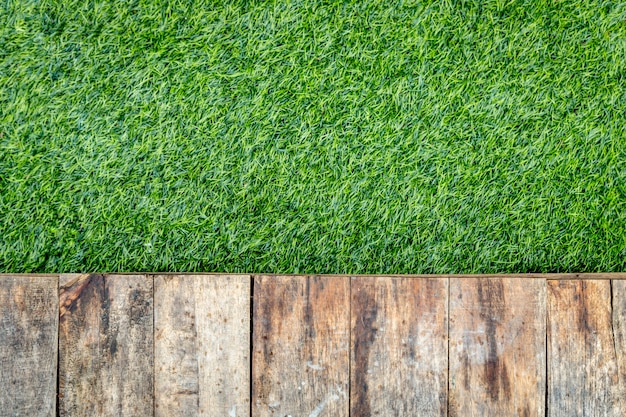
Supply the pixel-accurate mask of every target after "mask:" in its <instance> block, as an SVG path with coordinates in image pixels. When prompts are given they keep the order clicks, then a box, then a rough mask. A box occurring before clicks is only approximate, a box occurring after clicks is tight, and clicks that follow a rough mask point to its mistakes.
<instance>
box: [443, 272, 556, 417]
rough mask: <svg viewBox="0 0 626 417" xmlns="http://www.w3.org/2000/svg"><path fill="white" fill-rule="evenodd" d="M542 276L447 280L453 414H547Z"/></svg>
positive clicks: (544, 312) (525, 416)
mask: <svg viewBox="0 0 626 417" xmlns="http://www.w3.org/2000/svg"><path fill="white" fill-rule="evenodd" d="M545 285H546V283H545V281H542V280H525V281H521V280H515V279H477V280H464V279H451V280H450V334H449V337H450V391H449V397H450V408H449V412H450V415H451V416H474V415H475V416H524V417H527V416H543V415H544V414H545V383H546V379H545V378H546V376H545V369H546V357H545V337H546V329H545V314H546V302H545V300H546V290H545Z"/></svg>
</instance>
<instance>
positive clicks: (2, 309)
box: [0, 275, 59, 417]
mask: <svg viewBox="0 0 626 417" xmlns="http://www.w3.org/2000/svg"><path fill="white" fill-rule="evenodd" d="M58 300H59V298H58V277H56V276H55V277H36V278H35V277H29V276H24V275H22V276H3V277H0V416H2V417H5V416H6V417H9V416H11V417H13V416H29V417H30V416H33V417H38V416H42V417H43V416H45V417H52V416H54V415H55V407H56V380H57V335H58V318H59V315H58V307H59V304H58Z"/></svg>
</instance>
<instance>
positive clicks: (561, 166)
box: [0, 0, 626, 273]
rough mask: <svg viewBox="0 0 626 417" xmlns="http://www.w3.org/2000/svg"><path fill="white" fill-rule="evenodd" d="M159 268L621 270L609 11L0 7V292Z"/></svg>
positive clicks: (621, 154)
mask: <svg viewBox="0 0 626 417" xmlns="http://www.w3.org/2000/svg"><path fill="white" fill-rule="evenodd" d="M166 270H167V271H181V270H185V271H200V270H202V271H229V272H284V273H304V272H315V273H470V272H475V273H486V272H539V271H542V272H557V271H619V270H622V271H623V270H626V3H624V2H623V1H604V2H603V1H581V2H575V1H556V0H551V1H508V2H507V1H478V0H477V1H458V2H457V1H446V0H439V1H428V2H424V1H398V2H391V1H389V2H383V1H379V0H371V1H366V0H363V1H354V2H350V3H348V2H345V3H344V2H336V1H322V2H320V1H312V0H311V1H253V2H248V1H225V2H223V3H218V2H212V1H208V2H196V1H159V0H139V1H128V0H123V1H122V0H119V1H118V0H103V1H99V2H95V1H90V0H88V1H85V0H82V1H75V0H62V1H59V0H55V1H51V0H47V1H46V0H41V1H26V0H3V1H2V2H1V3H0V271H1V272H70V271H166Z"/></svg>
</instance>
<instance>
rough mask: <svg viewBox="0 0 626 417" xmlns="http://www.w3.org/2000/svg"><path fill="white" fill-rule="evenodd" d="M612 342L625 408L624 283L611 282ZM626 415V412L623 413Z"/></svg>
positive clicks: (625, 340) (625, 334)
mask: <svg viewBox="0 0 626 417" xmlns="http://www.w3.org/2000/svg"><path fill="white" fill-rule="evenodd" d="M611 296H612V298H611V303H612V304H611V306H612V317H611V318H612V321H613V342H614V344H615V356H616V359H617V369H618V376H619V382H618V389H619V392H620V393H621V395H620V400H619V401H620V404H621V405H622V406H623V407H624V406H626V281H611ZM625 414H626V412H625Z"/></svg>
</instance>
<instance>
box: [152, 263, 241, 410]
mask: <svg viewBox="0 0 626 417" xmlns="http://www.w3.org/2000/svg"><path fill="white" fill-rule="evenodd" d="M154 285H155V294H154V303H155V312H154V314H155V316H154V317H155V415H156V416H163V417H165V416H172V417H175V416H228V417H244V416H249V415H250V401H249V396H250V381H249V380H250V356H249V355H250V330H251V329H250V286H251V283H250V277H249V276H210V275H198V276H193V275H185V276H172V275H161V276H156V277H155V283H154Z"/></svg>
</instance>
